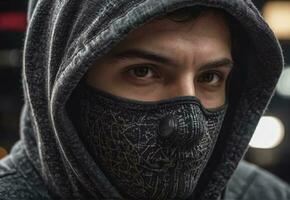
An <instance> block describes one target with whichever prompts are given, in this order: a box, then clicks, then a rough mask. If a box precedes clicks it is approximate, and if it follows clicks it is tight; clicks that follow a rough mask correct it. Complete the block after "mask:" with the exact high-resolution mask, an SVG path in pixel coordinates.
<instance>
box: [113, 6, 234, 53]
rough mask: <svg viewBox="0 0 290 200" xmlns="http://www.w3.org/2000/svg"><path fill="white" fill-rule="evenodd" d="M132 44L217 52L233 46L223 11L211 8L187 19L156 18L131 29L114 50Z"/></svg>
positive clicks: (168, 49)
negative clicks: (182, 20)
mask: <svg viewBox="0 0 290 200" xmlns="http://www.w3.org/2000/svg"><path fill="white" fill-rule="evenodd" d="M130 47H132V48H134V47H144V48H146V47H148V48H152V47H156V48H157V49H160V50H166V51H174V49H175V50H176V51H177V50H178V49H180V48H183V49H185V48H187V49H188V51H192V50H194V49H196V48H197V49H200V48H206V49H208V50H211V51H212V50H215V52H216V51H219V49H230V48H231V35H230V30H229V26H228V23H227V20H226V18H225V15H224V13H222V12H221V11H219V10H215V9H210V10H205V11H203V12H202V13H201V14H200V15H199V16H197V17H196V18H193V19H190V20H188V21H186V22H176V21H173V20H171V19H169V18H166V17H165V18H162V19H153V20H151V21H149V22H147V23H145V24H143V25H142V26H140V27H139V28H137V29H135V30H133V31H132V32H130V33H129V34H128V35H127V36H126V37H125V38H124V39H123V40H122V41H121V42H119V44H117V46H116V47H114V48H113V49H112V51H111V52H114V51H118V50H120V49H126V48H130ZM180 53H181V52H180ZM208 53H210V52H208Z"/></svg>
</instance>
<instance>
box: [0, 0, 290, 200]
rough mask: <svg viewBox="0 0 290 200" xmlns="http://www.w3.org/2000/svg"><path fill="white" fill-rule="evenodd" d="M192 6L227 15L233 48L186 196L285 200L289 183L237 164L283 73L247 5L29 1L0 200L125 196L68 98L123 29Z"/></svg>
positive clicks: (197, 0) (274, 46)
mask: <svg viewBox="0 0 290 200" xmlns="http://www.w3.org/2000/svg"><path fill="white" fill-rule="evenodd" d="M195 5H199V6H207V7H213V8H217V9H221V10H223V11H225V12H226V13H228V14H229V15H230V16H231V17H232V19H233V20H234V21H235V22H236V23H234V24H235V26H236V30H237V31H236V37H237V38H238V41H239V46H240V47H239V50H238V53H237V54H236V58H237V61H238V62H237V65H238V67H235V69H234V70H235V73H234V74H236V75H235V76H233V82H232V84H231V90H230V91H232V92H231V94H230V98H229V108H228V111H227V115H226V118H225V120H224V124H223V127H222V130H221V132H220V134H219V137H218V139H217V143H216V145H215V147H214V150H213V153H212V155H211V157H210V159H209V161H208V163H207V164H206V167H205V169H204V170H203V172H202V174H201V177H200V179H199V181H198V184H197V187H196V189H195V192H194V193H193V195H192V196H191V197H190V198H189V199H202V200H215V199H251V200H255V199H281V200H282V199H290V190H289V187H288V185H287V184H285V183H283V182H282V181H280V180H279V179H277V178H275V177H274V176H272V175H270V174H268V173H267V172H265V171H263V170H260V169H259V168H257V167H255V166H252V165H249V164H247V163H245V162H243V161H241V160H242V157H243V155H244V153H245V152H246V150H247V148H248V143H249V141H250V139H251V136H252V134H253V132H254V130H255V127H256V125H257V123H258V121H259V119H260V117H261V116H262V115H263V113H264V111H265V109H266V107H267V105H268V103H269V100H270V98H271V97H272V95H273V92H274V88H275V86H276V83H277V81H278V78H279V76H280V73H281V70H282V67H283V58H282V55H281V49H280V46H279V44H278V42H277V39H276V38H275V36H274V34H273V32H272V31H271V30H270V29H269V27H268V25H267V24H266V23H265V22H264V20H263V18H262V17H261V16H260V14H259V12H258V10H257V9H256V8H255V7H254V5H253V4H252V2H251V1H249V0H194V1H193V0H158V1H157V0H110V1H108V0H84V1H79V0H61V1H60V0H58V1H56V0H54V1H46V0H39V1H36V0H32V1H30V3H29V14H28V16H29V26H28V29H27V34H26V39H25V45H24V58H23V59H24V63H23V71H22V83H23V90H24V98H25V104H24V106H23V109H22V113H21V124H20V127H21V129H20V134H21V139H20V141H19V142H17V144H15V146H14V147H13V150H12V152H11V153H10V155H9V156H7V157H6V158H4V159H3V160H1V162H0V163H1V164H0V199H1V200H11V199H23V200H26V199H123V198H122V196H121V195H120V193H119V191H118V190H117V189H116V188H115V187H114V186H113V185H112V183H111V182H110V180H109V179H108V178H107V177H106V176H105V175H104V173H103V172H102V171H101V170H100V168H99V166H98V164H97V163H96V162H94V159H93V158H92V157H91V156H90V154H89V153H88V151H87V149H86V147H85V146H84V145H83V143H82V142H81V140H80V138H79V135H78V133H77V131H76V130H77V129H76V127H75V126H74V124H73V122H72V119H71V116H70V114H69V113H70V111H69V109H68V108H72V107H68V101H69V99H70V97H71V96H72V94H73V92H74V89H75V88H77V86H78V84H79V83H80V81H81V79H82V77H83V76H84V74H85V73H86V71H87V70H88V67H89V66H92V64H93V63H94V62H95V60H96V59H98V58H100V57H101V56H103V55H104V54H106V53H107V52H108V51H109V50H110V49H111V48H113V46H114V45H116V44H117V43H118V42H119V41H120V40H122V39H123V38H124V37H125V36H126V35H127V34H128V33H129V32H130V31H132V30H134V29H136V28H138V27H139V26H141V25H142V24H144V23H146V22H148V21H150V20H151V19H153V18H154V17H157V16H160V15H162V14H165V13H167V12H171V11H173V10H175V9H178V8H182V7H186V6H195ZM237 83H239V84H237ZM265 183H267V184H265Z"/></svg>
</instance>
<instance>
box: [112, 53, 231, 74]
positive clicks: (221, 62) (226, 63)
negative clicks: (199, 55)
mask: <svg viewBox="0 0 290 200" xmlns="http://www.w3.org/2000/svg"><path fill="white" fill-rule="evenodd" d="M112 57H113V59H129V58H142V59H145V60H151V61H155V62H158V63H162V64H164V65H170V66H174V65H175V66H176V65H177V63H176V62H174V61H173V60H171V59H170V58H167V57H165V56H163V55H161V54H157V53H155V52H151V51H147V50H144V49H142V50H141V49H128V50H125V51H120V52H115V53H112ZM233 65H234V63H233V61H232V60H231V59H230V58H221V59H217V60H214V61H211V62H209V63H206V64H203V65H201V67H200V69H203V70H206V69H212V68H218V67H230V68H232V67H233Z"/></svg>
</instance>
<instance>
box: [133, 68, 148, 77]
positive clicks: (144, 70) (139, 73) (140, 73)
mask: <svg viewBox="0 0 290 200" xmlns="http://www.w3.org/2000/svg"><path fill="white" fill-rule="evenodd" d="M147 73H148V67H138V68H137V69H135V74H136V75H137V76H139V77H144V76H146V74H147Z"/></svg>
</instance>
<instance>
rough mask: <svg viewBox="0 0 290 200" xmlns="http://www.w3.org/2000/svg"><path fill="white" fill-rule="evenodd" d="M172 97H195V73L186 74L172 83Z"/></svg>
mask: <svg viewBox="0 0 290 200" xmlns="http://www.w3.org/2000/svg"><path fill="white" fill-rule="evenodd" d="M171 87H172V88H171V89H170V96H171V97H176V96H195V94H196V92H195V85H194V75H193V73H191V72H190V73H189V72H184V73H182V75H180V76H178V77H177V78H176V79H175V80H174V81H173V83H172V86H171Z"/></svg>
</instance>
